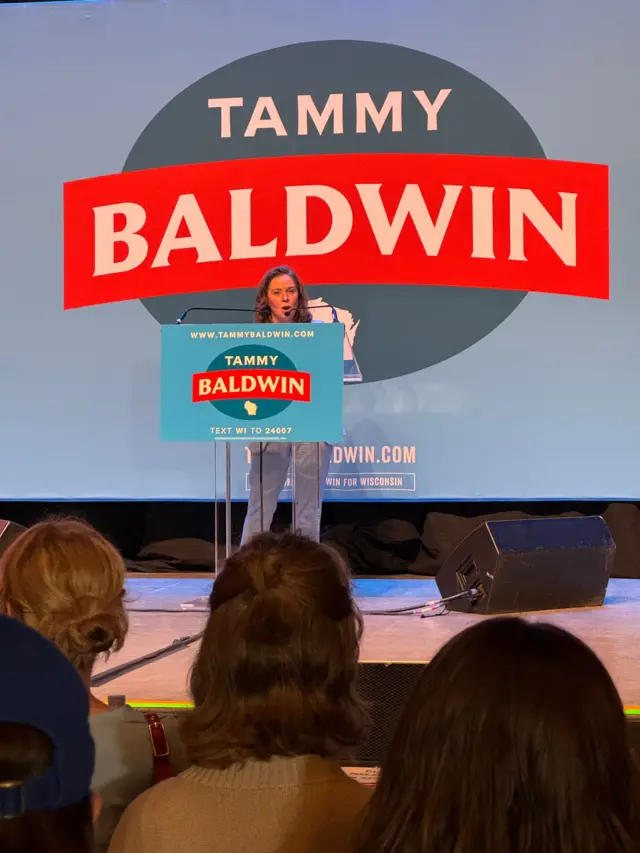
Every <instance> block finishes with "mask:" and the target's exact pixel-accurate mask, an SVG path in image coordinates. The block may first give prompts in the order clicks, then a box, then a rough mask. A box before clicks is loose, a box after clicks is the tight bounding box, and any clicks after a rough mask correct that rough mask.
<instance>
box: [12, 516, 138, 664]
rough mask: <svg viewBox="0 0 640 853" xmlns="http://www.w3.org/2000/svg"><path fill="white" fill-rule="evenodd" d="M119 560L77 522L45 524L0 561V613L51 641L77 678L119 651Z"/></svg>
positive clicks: (122, 624) (122, 616) (122, 630)
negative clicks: (18, 621)
mask: <svg viewBox="0 0 640 853" xmlns="http://www.w3.org/2000/svg"><path fill="white" fill-rule="evenodd" d="M124 575H125V570H124V563H123V561H122V557H121V556H120V554H119V553H118V551H116V549H115V548H114V547H113V545H111V544H110V543H109V542H107V540H106V539H105V538H104V537H103V536H101V535H100V534H99V533H98V531H97V530H94V528H93V527H91V526H90V525H88V524H86V523H85V522H83V521H78V520H76V519H53V520H50V521H43V522H41V523H40V524H36V525H34V526H33V527H31V528H29V530H26V531H25V532H24V533H22V534H21V535H20V536H19V537H18V538H17V539H16V540H15V541H14V542H13V543H12V544H11V545H10V546H9V547H8V548H7V550H6V551H5V552H4V554H3V556H2V558H1V559H0V610H2V611H4V612H5V613H8V614H9V615H11V616H13V617H15V618H16V619H19V620H20V621H22V622H25V623H26V624H27V625H30V626H31V627H33V628H36V629H37V630H38V631H40V633H41V634H44V635H45V637H48V638H49V639H50V640H52V641H53V642H54V643H55V644H56V646H58V648H59V649H60V650H61V651H62V652H63V653H64V654H65V655H66V656H67V657H68V658H69V660H70V661H71V662H72V663H73V665H74V666H75V667H76V668H77V669H78V670H79V671H80V672H82V673H84V674H88V673H90V671H91V667H92V666H93V663H94V660H95V659H96V657H97V656H99V655H100V654H108V653H109V652H111V651H117V650H119V649H120V648H122V645H123V643H124V640H125V636H126V632H127V617H126V613H125V610H124Z"/></svg>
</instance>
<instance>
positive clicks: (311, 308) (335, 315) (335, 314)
mask: <svg viewBox="0 0 640 853" xmlns="http://www.w3.org/2000/svg"><path fill="white" fill-rule="evenodd" d="M317 308H330V309H331V316H332V317H333V320H332V321H331V322H332V323H339V322H340V320H339V319H338V312H337V311H336V309H335V308H334V306H333V305H329V304H328V303H325V304H324V305H309V311H312V312H313V311H315V310H316V309H317Z"/></svg>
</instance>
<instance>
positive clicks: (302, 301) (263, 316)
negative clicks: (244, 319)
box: [254, 266, 311, 323]
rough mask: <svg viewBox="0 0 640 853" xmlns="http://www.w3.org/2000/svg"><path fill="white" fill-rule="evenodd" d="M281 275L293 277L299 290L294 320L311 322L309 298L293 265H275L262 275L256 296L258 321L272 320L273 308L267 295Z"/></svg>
mask: <svg viewBox="0 0 640 853" xmlns="http://www.w3.org/2000/svg"><path fill="white" fill-rule="evenodd" d="M280 275H288V276H289V277H290V278H291V279H292V281H293V283H294V284H295V286H296V290H297V291H298V305H297V307H296V310H295V313H294V315H293V320H292V322H293V323H310V322H311V311H309V307H308V298H307V294H306V292H305V289H304V287H303V285H302V282H301V281H300V279H299V278H298V275H297V273H295V272H294V271H293V270H292V269H291V267H285V266H282V267H273V268H272V269H270V270H267V272H266V273H265V274H264V275H263V276H262V279H261V280H260V284H259V285H258V294H257V296H256V304H255V308H254V311H255V318H256V323H270V322H271V308H269V301H268V299H267V295H268V293H269V285H270V284H271V282H272V281H273V279H274V278H278V276H280Z"/></svg>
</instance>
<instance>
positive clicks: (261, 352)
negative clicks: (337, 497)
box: [160, 323, 344, 443]
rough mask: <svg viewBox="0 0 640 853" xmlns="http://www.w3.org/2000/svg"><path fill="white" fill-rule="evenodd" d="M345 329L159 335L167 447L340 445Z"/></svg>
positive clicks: (280, 327)
mask: <svg viewBox="0 0 640 853" xmlns="http://www.w3.org/2000/svg"><path fill="white" fill-rule="evenodd" d="M343 340H344V326H343V325H342V323H295V324H294V323H291V324H284V323H283V324H267V323H264V324H258V323H256V324H251V325H245V324H242V325H232V324H228V325H227V324H220V325H209V326H196V325H180V326H178V325H176V326H164V327H163V328H162V379H161V417H160V435H161V438H162V440H164V441H245V442H268V441H290V442H320V441H326V442H329V443H337V442H339V441H342V393H343V376H344V371H343V368H344V363H343Z"/></svg>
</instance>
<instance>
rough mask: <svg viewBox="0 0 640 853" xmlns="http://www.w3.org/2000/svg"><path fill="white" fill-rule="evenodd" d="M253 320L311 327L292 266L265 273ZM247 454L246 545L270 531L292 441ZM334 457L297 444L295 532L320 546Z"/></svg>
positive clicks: (256, 446)
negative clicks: (324, 498) (326, 489)
mask: <svg viewBox="0 0 640 853" xmlns="http://www.w3.org/2000/svg"><path fill="white" fill-rule="evenodd" d="M255 318H256V322H257V323H311V322H312V318H311V312H310V311H309V308H308V307H307V295H306V293H305V292H304V288H303V286H302V284H301V282H300V279H299V278H298V276H297V275H296V273H295V272H294V271H293V270H292V269H291V268H290V267H285V266H281V267H274V268H273V269H270V270H269V271H268V272H266V273H265V274H264V276H263V277H262V281H261V282H260V285H259V287H258V295H257V297H256V307H255ZM249 449H250V451H251V470H250V472H249V505H248V507H247V517H246V518H245V521H244V528H243V531H242V544H243V545H244V543H245V542H247V541H248V540H249V539H251V537H252V536H255V535H256V533H260V532H261V531H262V530H269V528H270V527H271V522H272V521H273V515H274V513H275V511H276V507H277V505H278V498H279V497H280V492H281V491H282V489H283V488H284V485H285V483H286V480H287V474H288V473H289V466H290V464H291V458H292V445H291V444H290V443H288V442H281V441H273V442H272V441H269V442H261V443H252V444H250V445H249ZM330 456H331V448H330V446H329V445H328V444H325V443H320V444H312V443H302V442H300V443H296V451H295V518H296V528H297V529H298V530H299V531H300V533H303V534H304V535H305V536H309V537H310V538H311V539H315V540H316V541H318V540H319V539H320V514H321V511H322V492H323V490H324V485H325V482H326V479H327V473H328V471H329V461H330Z"/></svg>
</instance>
